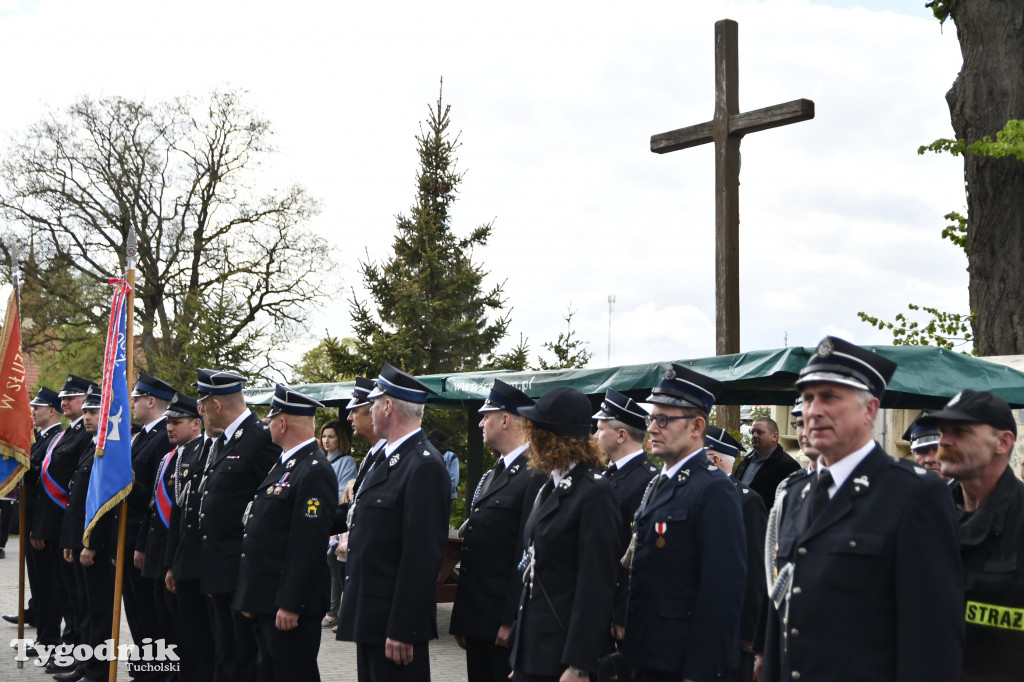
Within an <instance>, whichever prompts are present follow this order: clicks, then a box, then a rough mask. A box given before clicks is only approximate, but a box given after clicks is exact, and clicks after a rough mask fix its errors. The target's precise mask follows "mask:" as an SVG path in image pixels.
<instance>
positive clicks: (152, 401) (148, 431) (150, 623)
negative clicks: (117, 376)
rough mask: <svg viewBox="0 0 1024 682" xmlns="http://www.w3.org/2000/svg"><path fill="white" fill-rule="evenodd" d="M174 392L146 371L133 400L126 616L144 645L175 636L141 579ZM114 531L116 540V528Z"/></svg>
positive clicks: (154, 675)
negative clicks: (165, 627) (134, 433)
mask: <svg viewBox="0 0 1024 682" xmlns="http://www.w3.org/2000/svg"><path fill="white" fill-rule="evenodd" d="M174 393H175V390H174V388H172V387H171V386H170V385H169V384H167V383H166V382H163V381H161V380H160V379H156V378H154V377H151V376H150V375H148V374H146V373H144V372H143V373H140V374H139V380H138V381H137V382H136V384H135V389H134V390H133V391H132V395H131V401H132V414H133V416H134V418H135V422H136V423H137V424H141V425H142V430H141V431H139V434H138V435H137V436H135V439H134V440H133V441H132V475H133V477H134V479H133V480H134V482H133V484H132V491H131V492H130V493H129V494H128V504H127V510H128V522H127V525H126V527H125V528H126V530H125V547H124V551H125V562H124V612H125V620H127V621H128V627H129V629H130V630H131V632H132V640H133V641H135V642H141V641H142V640H143V639H144V638H146V637H149V638H151V639H152V640H153V641H156V640H159V639H163V640H168V639H169V636H170V633H168V632H165V631H164V630H163V627H162V621H161V619H160V618H159V616H158V615H157V613H158V609H157V605H156V598H155V597H154V595H155V594H156V584H155V581H154V580H152V579H150V578H147V577H145V576H144V575H142V566H143V564H144V563H145V561H146V535H147V534H148V533H149V504H150V501H151V500H152V499H153V483H154V481H155V480H156V474H157V467H158V466H159V464H160V461H161V460H162V459H163V457H164V455H166V454H167V453H168V452H170V451H171V443H170V441H168V440H167V420H166V418H165V417H164V411H165V410H167V405H168V403H170V401H171V398H173V397H174ZM112 526H113V528H112V530H113V532H114V533H115V536H116V533H117V531H118V527H117V524H116V523H114V524H112ZM111 544H112V545H113V542H111ZM161 675H162V673H160V672H155V671H140V672H137V673H136V679H158V678H159V677H161Z"/></svg>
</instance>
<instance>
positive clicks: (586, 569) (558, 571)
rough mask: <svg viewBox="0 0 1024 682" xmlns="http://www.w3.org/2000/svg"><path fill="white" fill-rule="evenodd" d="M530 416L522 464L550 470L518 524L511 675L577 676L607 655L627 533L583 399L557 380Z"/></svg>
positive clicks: (568, 681) (565, 681) (526, 413)
mask: <svg viewBox="0 0 1024 682" xmlns="http://www.w3.org/2000/svg"><path fill="white" fill-rule="evenodd" d="M519 414H520V415H522V416H523V417H525V418H526V419H527V420H529V422H530V466H531V467H534V468H536V469H539V470H540V471H542V472H543V473H545V474H547V475H548V476H550V478H549V479H548V480H547V482H546V483H545V484H544V486H543V487H542V488H541V490H540V493H539V494H538V495H537V500H536V502H535V503H534V505H533V509H532V511H531V513H530V517H529V519H528V520H527V522H526V526H525V529H524V532H523V546H524V547H525V548H526V551H525V552H524V556H523V561H522V564H521V569H522V571H523V594H522V597H521V599H520V604H521V611H520V612H519V617H518V619H517V622H516V628H515V641H514V644H513V645H512V646H513V648H512V668H513V679H514V680H516V681H520V682H554V681H556V680H561V682H577V681H578V680H580V679H584V680H585V679H587V678H589V677H595V676H596V675H595V673H596V671H597V660H598V658H599V657H601V656H603V655H604V654H606V653H608V652H609V650H610V648H611V646H610V641H611V640H610V630H611V618H612V610H613V608H614V601H615V582H616V572H617V566H618V562H619V559H620V557H619V555H620V554H621V548H622V546H623V544H624V543H625V535H626V531H625V528H624V526H623V521H622V516H621V514H620V513H619V510H618V506H617V504H616V502H615V496H614V494H613V492H612V489H611V486H610V485H609V483H608V481H607V480H605V479H604V478H603V477H602V476H601V469H600V468H599V467H600V466H601V464H602V457H601V455H600V454H599V450H598V447H597V442H596V441H595V440H594V438H593V436H591V434H590V431H591V414H593V409H592V408H591V405H590V401H589V400H588V399H587V397H586V396H585V395H584V394H583V393H581V392H580V391H577V390H576V389H573V388H567V387H566V388H556V389H554V390H552V391H549V392H548V393H546V394H545V395H544V396H543V397H541V398H540V400H539V401H537V404H536V405H534V406H531V407H525V408H522V409H520V410H519Z"/></svg>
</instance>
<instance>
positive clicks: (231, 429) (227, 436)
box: [221, 408, 252, 443]
mask: <svg viewBox="0 0 1024 682" xmlns="http://www.w3.org/2000/svg"><path fill="white" fill-rule="evenodd" d="M250 414H252V412H250V411H249V408H245V412H243V413H242V414H241V415H240V416H239V417H238V419H236V420H235V421H233V422H231V424H229V425H228V427H227V428H226V429H224V433H223V434H221V435H223V436H224V442H225V443H227V442H228V441H229V440H231V436H233V435H235V431H237V430H238V427H239V426H241V425H242V422H244V421H245V420H246V419H248V418H249V415H250Z"/></svg>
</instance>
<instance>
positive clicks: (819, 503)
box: [811, 469, 833, 520]
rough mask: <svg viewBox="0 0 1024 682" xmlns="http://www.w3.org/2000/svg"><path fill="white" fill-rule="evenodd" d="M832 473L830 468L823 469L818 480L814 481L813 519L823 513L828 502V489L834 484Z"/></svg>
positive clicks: (812, 492) (812, 497)
mask: <svg viewBox="0 0 1024 682" xmlns="http://www.w3.org/2000/svg"><path fill="white" fill-rule="evenodd" d="M832 483H833V480H832V473H831V472H830V471H829V470H828V469H822V470H821V473H819V474H818V480H816V481H815V482H814V487H813V488H812V489H811V519H812V520H813V519H814V518H816V517H817V516H818V514H820V513H821V510H822V509H824V508H825V505H826V504H828V500H829V497H828V489H829V487H830V486H831V485H832Z"/></svg>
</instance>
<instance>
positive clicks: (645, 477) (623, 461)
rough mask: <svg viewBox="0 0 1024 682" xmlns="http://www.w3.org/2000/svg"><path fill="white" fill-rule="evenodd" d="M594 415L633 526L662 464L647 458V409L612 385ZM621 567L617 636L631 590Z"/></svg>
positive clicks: (609, 472) (610, 475)
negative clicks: (655, 464) (638, 509)
mask: <svg viewBox="0 0 1024 682" xmlns="http://www.w3.org/2000/svg"><path fill="white" fill-rule="evenodd" d="M594 419H595V420H596V421H597V430H596V431H595V434H594V435H595V437H596V438H597V444H598V446H599V447H600V448H601V452H603V453H604V455H605V456H606V457H607V458H608V460H609V464H608V468H607V469H605V471H604V477H605V478H607V479H608V482H609V483H611V485H612V491H613V492H614V493H615V499H616V501H617V502H618V503H619V511H620V512H621V514H622V522H623V525H624V527H625V528H630V529H632V527H633V517H634V516H635V515H636V510H637V507H639V506H640V500H642V499H643V497H644V491H645V490H647V486H648V484H650V482H651V479H652V478H654V477H655V476H657V475H658V467H656V466H654V464H652V463H651V460H649V459H647V453H646V452H644V438H645V437H646V436H647V410H645V409H644V408H642V407H640V406H639V405H637V403H636V401H635V400H633V399H632V398H630V397H628V396H626V395H624V394H622V393H619V392H618V391H616V390H614V389H609V390H608V392H607V393H605V395H604V400H603V401H601V409H600V410H598V412H597V414H595V415H594ZM631 536H632V533H629V534H628V535H627V536H626V539H625V543H624V544H623V546H622V551H623V552H625V551H626V547H627V546H628V545H629V539H630V537H631ZM620 569H621V570H620V571H619V583H618V587H617V589H616V592H615V614H614V615H613V616H612V629H613V631H614V636H615V638H616V639H617V640H621V639H622V635H623V632H624V623H625V622H626V596H627V592H628V591H629V574H628V572H627V571H626V568H625V566H622V567H620Z"/></svg>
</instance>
